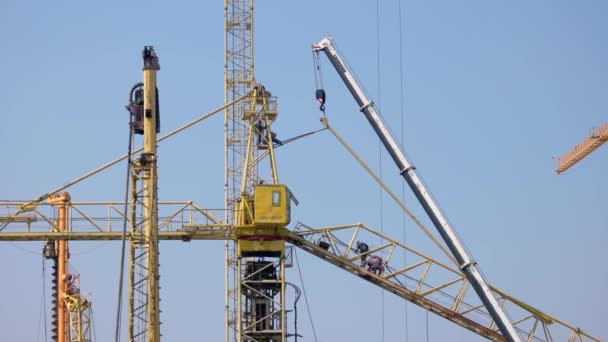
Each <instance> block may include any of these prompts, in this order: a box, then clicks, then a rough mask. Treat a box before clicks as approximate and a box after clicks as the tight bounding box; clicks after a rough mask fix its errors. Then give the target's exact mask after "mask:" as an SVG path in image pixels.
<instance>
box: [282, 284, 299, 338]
mask: <svg viewBox="0 0 608 342" xmlns="http://www.w3.org/2000/svg"><path fill="white" fill-rule="evenodd" d="M285 283H286V284H287V285H289V286H291V287H293V289H294V290H295V291H296V299H295V300H294V301H293V327H294V330H293V336H294V337H295V342H298V337H301V336H300V335H298V301H299V300H300V296H301V295H302V291H301V290H300V288H299V287H297V286H296V285H295V284H292V283H289V282H285Z"/></svg>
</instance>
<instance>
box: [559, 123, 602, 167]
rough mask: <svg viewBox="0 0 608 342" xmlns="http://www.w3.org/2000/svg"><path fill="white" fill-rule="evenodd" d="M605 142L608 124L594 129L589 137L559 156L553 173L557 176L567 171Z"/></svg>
mask: <svg viewBox="0 0 608 342" xmlns="http://www.w3.org/2000/svg"><path fill="white" fill-rule="evenodd" d="M606 141H608V122H607V123H605V124H603V125H602V126H600V127H599V128H596V129H594V130H593V132H592V133H591V136H589V137H588V138H586V139H585V140H583V141H582V142H581V143H580V144H578V145H576V146H574V148H573V149H571V150H570V151H568V152H566V153H565V154H564V155H563V156H561V157H560V158H559V159H558V160H557V168H556V169H555V172H557V174H558V175H559V174H560V173H562V172H564V171H566V170H568V169H569V168H570V167H572V166H573V165H574V164H576V163H578V162H579V161H581V160H583V158H585V157H586V156H588V155H589V154H590V153H591V152H593V151H595V150H596V149H597V148H598V147H600V146H602V145H603V144H604V143H605V142H606Z"/></svg>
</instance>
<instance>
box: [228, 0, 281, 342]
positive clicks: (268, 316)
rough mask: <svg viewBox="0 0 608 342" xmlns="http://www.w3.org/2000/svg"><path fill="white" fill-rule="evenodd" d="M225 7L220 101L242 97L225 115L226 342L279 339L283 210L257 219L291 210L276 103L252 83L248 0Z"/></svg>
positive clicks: (250, 5)
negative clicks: (230, 235)
mask: <svg viewBox="0 0 608 342" xmlns="http://www.w3.org/2000/svg"><path fill="white" fill-rule="evenodd" d="M224 5H225V36H224V38H225V66H224V76H225V80H224V90H225V93H224V102H225V103H230V102H232V101H234V100H237V99H239V98H242V97H243V96H247V98H246V99H245V100H243V101H239V102H238V103H236V104H234V105H232V106H230V107H228V108H227V109H226V111H225V116H224V138H225V150H224V153H225V155H224V162H225V184H224V195H225V208H226V212H225V220H226V222H227V223H229V224H231V225H232V228H231V229H232V231H233V232H234V233H235V236H236V237H237V238H236V240H226V247H225V248H226V279H225V281H226V332H225V334H226V341H227V342H230V341H264V342H270V341H284V340H285V336H286V327H285V310H284V309H283V308H284V306H285V270H284V266H285V263H284V250H285V248H284V244H285V243H284V241H283V238H282V237H280V235H281V233H280V231H282V230H283V229H284V227H285V225H286V224H287V223H288V221H289V220H288V215H284V217H283V218H284V219H279V220H278V221H276V222H274V221H273V222H271V221H269V220H266V219H265V218H264V217H261V216H260V217H259V215H260V214H261V213H263V212H264V210H267V209H269V210H274V209H275V208H277V210H279V211H282V212H283V213H284V214H288V212H289V201H290V195H289V190H287V188H286V187H284V186H281V185H278V175H277V170H276V164H275V158H274V146H273V145H274V141H273V140H274V136H273V133H272V130H271V125H272V123H273V122H274V120H275V119H276V116H277V101H276V98H274V97H272V96H271V94H270V92H268V91H266V89H265V88H264V86H262V85H261V84H256V83H255V78H254V63H253V51H254V50H253V1H252V0H226V1H225V3H224ZM262 162H264V163H262ZM266 162H268V164H266ZM262 173H269V174H270V175H269V178H263V177H260V174H262ZM263 183H267V184H263ZM268 183H269V184H268ZM273 215H274V214H273ZM279 216H280V215H279Z"/></svg>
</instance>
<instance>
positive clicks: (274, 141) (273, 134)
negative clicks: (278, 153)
mask: <svg viewBox="0 0 608 342" xmlns="http://www.w3.org/2000/svg"><path fill="white" fill-rule="evenodd" d="M270 137H271V138H272V143H273V144H278V145H283V142H282V141H281V140H279V139H277V134H276V133H275V132H270Z"/></svg>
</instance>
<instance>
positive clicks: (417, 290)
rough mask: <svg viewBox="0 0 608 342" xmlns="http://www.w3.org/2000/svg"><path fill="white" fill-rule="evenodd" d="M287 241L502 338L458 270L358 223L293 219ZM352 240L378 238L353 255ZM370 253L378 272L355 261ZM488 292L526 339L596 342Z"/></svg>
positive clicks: (445, 315)
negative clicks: (377, 260)
mask: <svg viewBox="0 0 608 342" xmlns="http://www.w3.org/2000/svg"><path fill="white" fill-rule="evenodd" d="M287 241H289V242H291V243H292V244H294V245H295V246H297V247H300V248H302V249H304V250H305V251H307V252H310V253H312V254H314V255H316V256H317V257H320V258H322V259H323V260H326V261H328V262H330V263H332V264H334V265H336V266H338V267H340V268H342V269H344V270H346V271H348V272H350V273H352V274H354V275H356V276H359V277H361V278H362V279H365V280H367V281H369V282H371V283H373V284H375V285H377V286H379V287H381V288H383V289H385V290H387V291H389V292H392V293H394V294H396V295H397V296H399V297H402V298H404V299H406V300H408V301H410V302H412V303H414V304H416V305H418V306H420V307H422V308H424V309H425V310H428V311H430V312H432V313H435V314H437V315H439V316H441V317H443V318H445V319H448V320H450V321H452V322H454V323H456V324H458V325H460V326H462V327H464V328H466V329H468V330H471V331H473V332H475V333H476V334H479V335H481V336H483V337H486V338H488V339H490V340H493V341H504V340H505V338H504V337H503V336H502V335H501V334H500V332H499V331H498V329H497V327H496V325H495V323H494V322H493V321H492V318H491V316H490V314H489V313H488V312H487V310H486V308H485V306H484V305H483V303H481V300H480V299H479V297H477V296H476V295H475V293H471V292H472V291H469V289H470V284H469V282H468V280H467V279H466V277H465V276H464V274H462V273H461V272H460V271H459V270H458V269H455V268H453V267H452V266H449V265H447V264H444V263H442V262H440V261H437V260H435V259H433V258H431V257H429V256H427V255H425V254H423V253H421V252H419V251H417V250H415V249H413V248H412V247H409V246H407V245H405V244H404V243H402V242H399V241H397V240H395V239H392V238H391V237H389V236H387V235H384V234H381V233H379V232H377V231H375V230H373V229H371V228H369V227H367V226H365V225H363V224H354V225H344V226H333V227H324V228H320V229H312V228H310V227H307V226H306V225H304V224H301V223H299V224H298V225H297V227H296V229H295V230H294V231H293V232H291V233H290V234H289V236H288V237H287ZM357 241H366V242H368V243H369V242H370V241H381V242H379V243H378V244H377V246H371V244H370V248H369V250H368V251H367V252H365V253H357V252H356V247H355V246H356V242H357ZM323 247H326V249H325V248H323ZM372 255H382V256H383V261H384V262H385V266H384V267H383V268H382V270H381V271H379V272H372V271H370V270H369V268H368V269H366V268H365V264H363V263H362V262H361V261H362V260H364V259H367V257H371V256H372ZM491 290H492V292H493V295H494V296H495V298H497V300H498V302H499V303H500V304H501V306H502V307H503V308H504V309H505V311H507V312H508V314H509V315H510V317H511V318H512V319H513V324H514V326H515V328H516V330H517V332H518V334H519V335H520V336H522V337H524V338H525V340H526V341H547V342H549V341H554V340H557V341H564V340H569V341H578V340H580V341H583V340H584V339H585V340H586V339H589V340H591V341H601V340H600V339H599V338H597V337H594V336H592V335H590V334H588V333H586V332H584V331H582V330H581V329H579V328H576V327H574V326H572V325H570V324H568V323H566V322H564V321H561V320H559V319H557V318H555V317H553V316H551V315H549V314H546V313H544V312H542V311H540V310H538V309H536V308H534V307H532V306H530V305H528V304H526V303H524V302H522V301H520V300H517V299H515V298H513V297H511V296H509V295H507V294H506V293H505V292H503V291H501V290H499V289H497V288H495V287H492V286H491Z"/></svg>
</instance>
